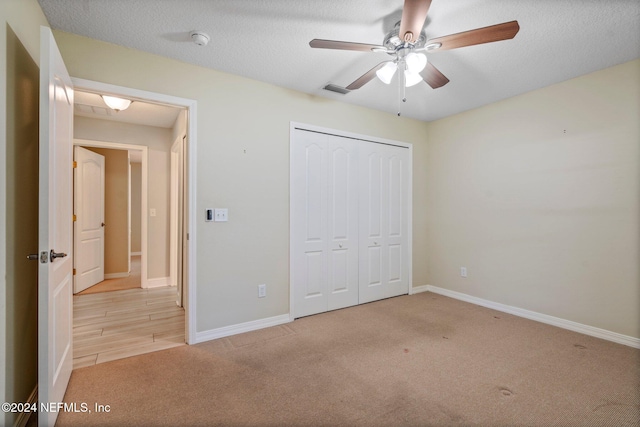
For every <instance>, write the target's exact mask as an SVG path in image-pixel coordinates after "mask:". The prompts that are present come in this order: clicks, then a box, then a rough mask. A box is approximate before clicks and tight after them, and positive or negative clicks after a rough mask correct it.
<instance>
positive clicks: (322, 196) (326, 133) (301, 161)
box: [290, 124, 412, 318]
mask: <svg viewBox="0 0 640 427" xmlns="http://www.w3.org/2000/svg"><path fill="white" fill-rule="evenodd" d="M290 144H291V170H290V173H291V230H290V232H291V271H290V277H291V313H292V317H293V318H298V317H303V316H308V315H311V314H316V313H321V312H325V311H330V310H336V309H340V308H344V307H349V306H353V305H357V304H363V303H366V302H370V301H376V300H380V299H384V298H389V297H393V296H398V295H402V294H407V293H408V292H409V286H410V280H411V154H412V150H411V145H409V144H404V143H401V142H396V141H388V140H382V139H377V138H370V137H365V136H360V135H352V134H346V133H342V132H337V131H333V130H326V129H320V128H315V127H311V126H308V125H296V124H292V126H291V141H290Z"/></svg>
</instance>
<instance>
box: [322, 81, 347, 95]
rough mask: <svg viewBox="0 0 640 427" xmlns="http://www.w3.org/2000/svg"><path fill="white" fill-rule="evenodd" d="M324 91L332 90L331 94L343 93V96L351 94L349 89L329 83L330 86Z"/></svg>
mask: <svg viewBox="0 0 640 427" xmlns="http://www.w3.org/2000/svg"><path fill="white" fill-rule="evenodd" d="M322 89H324V90H330V91H331V92H336V93H341V94H342V95H346V94H347V93H349V92H351V91H350V90H349V89H347V88H344V87H342V86H338V85H334V84H331V83H329V84H328V85H326V86H325V87H323V88H322Z"/></svg>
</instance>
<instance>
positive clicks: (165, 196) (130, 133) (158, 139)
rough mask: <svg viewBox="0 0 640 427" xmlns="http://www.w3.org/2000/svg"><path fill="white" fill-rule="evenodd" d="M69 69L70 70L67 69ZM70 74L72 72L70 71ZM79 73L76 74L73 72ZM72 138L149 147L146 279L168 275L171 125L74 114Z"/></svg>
mask: <svg viewBox="0 0 640 427" xmlns="http://www.w3.org/2000/svg"><path fill="white" fill-rule="evenodd" d="M69 72H70V73H72V71H71V70H70V71H69ZM72 75H73V73H72ZM75 77H79V76H75ZM73 135H74V138H76V139H89V140H94V141H106V142H117V143H121V144H132V145H142V146H146V147H148V148H149V164H148V169H149V171H148V175H149V176H148V201H149V203H148V209H155V210H156V216H155V217H150V216H149V212H146V213H145V214H146V215H147V224H148V235H149V236H148V237H149V238H148V243H147V250H148V254H147V263H148V266H147V274H148V278H149V279H154V278H163V277H168V276H169V179H170V166H171V156H170V150H171V143H172V141H171V136H172V132H171V129H165V128H159V127H155V126H141V125H133V124H129V123H119V122H113V121H108V120H97V119H90V118H86V117H78V116H76V117H74V124H73Z"/></svg>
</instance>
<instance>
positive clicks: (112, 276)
mask: <svg viewBox="0 0 640 427" xmlns="http://www.w3.org/2000/svg"><path fill="white" fill-rule="evenodd" d="M125 277H129V272H128V271H125V272H124V273H109V274H105V275H104V280H107V279H124V278H125Z"/></svg>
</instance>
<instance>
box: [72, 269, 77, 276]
mask: <svg viewBox="0 0 640 427" xmlns="http://www.w3.org/2000/svg"><path fill="white" fill-rule="evenodd" d="M73 275H74V276H75V275H76V269H75V268H74V269H73Z"/></svg>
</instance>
